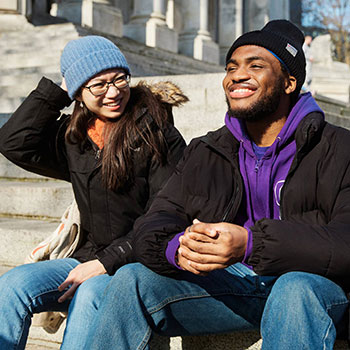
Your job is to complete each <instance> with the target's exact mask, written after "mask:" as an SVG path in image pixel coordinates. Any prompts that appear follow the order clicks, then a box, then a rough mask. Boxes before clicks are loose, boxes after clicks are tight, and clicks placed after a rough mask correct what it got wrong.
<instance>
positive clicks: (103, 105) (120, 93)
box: [77, 68, 130, 120]
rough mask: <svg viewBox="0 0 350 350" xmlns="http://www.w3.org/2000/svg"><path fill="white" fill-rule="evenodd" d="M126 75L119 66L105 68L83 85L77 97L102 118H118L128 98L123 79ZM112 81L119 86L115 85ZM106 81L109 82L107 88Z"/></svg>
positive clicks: (128, 92) (128, 93)
mask: <svg viewBox="0 0 350 350" xmlns="http://www.w3.org/2000/svg"><path fill="white" fill-rule="evenodd" d="M126 77H127V76H126V73H125V71H124V70H122V69H120V68H113V69H109V70H105V71H103V72H101V73H99V74H97V75H95V76H94V77H93V78H92V79H90V80H89V81H88V82H87V83H86V84H85V85H84V86H83V88H82V92H81V95H80V96H79V97H78V98H77V99H78V101H80V100H81V101H83V102H84V104H85V106H86V107H87V108H88V109H89V110H90V111H91V112H93V113H95V114H96V115H97V116H98V117H99V118H101V119H102V120H108V119H115V118H119V117H120V116H121V115H122V114H123V113H124V111H125V107H126V105H127V103H128V101H129V98H130V87H129V84H126V82H125V80H124V78H126ZM112 82H114V84H115V85H117V86H121V87H119V88H118V87H116V86H115V85H114V84H113V83H112ZM106 83H110V84H108V85H107V86H108V88H107V86H106ZM106 88H107V90H106V91H105V92H104V90H105V89H106ZM94 94H95V95H97V94H98V95H99V96H94Z"/></svg>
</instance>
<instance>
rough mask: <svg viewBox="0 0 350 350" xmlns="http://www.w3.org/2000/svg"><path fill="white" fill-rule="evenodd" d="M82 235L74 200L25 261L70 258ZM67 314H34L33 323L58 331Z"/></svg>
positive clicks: (53, 331) (48, 329)
mask: <svg viewBox="0 0 350 350" xmlns="http://www.w3.org/2000/svg"><path fill="white" fill-rule="evenodd" d="M80 236H81V231H80V213H79V209H78V206H77V203H76V201H75V200H73V202H72V203H71V204H70V205H69V206H68V208H67V209H66V210H65V212H64V214H63V215H62V217H61V223H60V224H59V226H58V227H57V229H56V230H55V231H54V232H53V233H52V234H51V235H50V236H48V237H47V238H46V239H45V240H44V241H42V242H40V243H39V244H38V245H37V246H36V247H35V248H34V249H33V250H32V251H31V253H30V254H29V255H28V256H27V257H26V259H25V263H35V262H38V261H43V260H53V259H63V258H68V257H70V256H71V255H72V254H73V253H74V251H75V249H76V248H77V246H78V244H79V240H80ZM66 316H67V315H66V314H65V313H62V312H53V311H48V312H42V313H39V314H34V315H33V321H32V325H33V326H36V327H43V328H44V329H45V331H46V332H48V333H56V332H57V330H58V329H59V327H60V326H61V324H62V322H63V321H64V320H65V318H66Z"/></svg>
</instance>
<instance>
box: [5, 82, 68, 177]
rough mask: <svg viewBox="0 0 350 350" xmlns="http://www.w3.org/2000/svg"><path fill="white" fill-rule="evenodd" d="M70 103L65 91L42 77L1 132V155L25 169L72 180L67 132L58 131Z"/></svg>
mask: <svg viewBox="0 0 350 350" xmlns="http://www.w3.org/2000/svg"><path fill="white" fill-rule="evenodd" d="M71 102H72V101H71V100H70V99H69V97H68V94H67V93H66V92H65V91H64V90H62V89H61V88H60V87H59V86H57V85H56V84H54V83H53V82H52V81H51V80H49V79H46V78H42V79H41V81H40V82H39V84H38V86H37V88H36V89H35V90H34V91H32V92H31V93H30V95H29V96H28V97H27V98H26V99H25V100H24V102H23V103H22V104H21V105H20V106H19V108H18V109H17V110H16V112H15V113H14V114H13V115H12V116H11V118H10V119H9V120H8V121H7V123H6V124H5V125H4V126H3V127H2V128H1V129H0V152H1V153H2V154H3V155H4V156H5V157H6V158H8V159H9V160H10V161H11V162H13V163H15V164H16V165H18V166H20V167H22V168H23V169H25V170H28V171H31V172H34V173H37V174H39V175H43V176H49V177H53V178H57V179H62V180H67V181H69V178H70V177H69V172H68V170H67V162H66V157H65V146H64V132H62V133H61V132H59V128H60V126H61V125H62V123H64V119H65V118H63V117H62V118H61V119H60V120H59V117H60V115H61V113H60V111H61V110H62V109H63V108H64V107H66V106H69V105H70V104H71Z"/></svg>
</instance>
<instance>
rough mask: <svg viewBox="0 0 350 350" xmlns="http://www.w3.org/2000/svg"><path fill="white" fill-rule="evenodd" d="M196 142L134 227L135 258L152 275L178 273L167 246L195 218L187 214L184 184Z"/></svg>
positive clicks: (186, 150)
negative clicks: (168, 255)
mask: <svg viewBox="0 0 350 350" xmlns="http://www.w3.org/2000/svg"><path fill="white" fill-rule="evenodd" d="M193 144H194V142H193V141H192V143H191V144H190V145H189V146H188V147H187V148H186V149H185V151H184V156H183V158H182V159H181V161H180V162H179V163H178V165H177V167H176V169H175V171H174V173H173V175H172V176H171V178H170V179H169V181H168V182H167V183H166V185H165V186H164V187H163V189H162V190H161V191H160V192H159V193H158V194H157V196H156V198H155V199H154V201H153V202H152V205H151V207H150V209H149V211H148V212H147V213H146V214H145V215H144V216H142V217H140V218H139V219H138V220H136V223H135V225H134V230H135V237H134V247H135V257H136V260H137V261H138V262H141V263H142V264H144V265H145V266H147V267H149V268H150V269H152V270H153V271H155V272H157V273H160V274H164V275H174V274H177V273H178V272H179V269H177V268H176V267H175V266H173V265H171V264H170V263H169V262H168V260H167V258H166V255H165V252H166V248H167V245H168V242H169V241H170V240H171V239H172V238H173V237H174V236H175V235H176V234H178V233H179V232H182V231H184V230H185V229H186V227H188V226H189V225H190V224H191V223H192V217H191V216H190V215H189V214H188V213H187V210H186V198H187V195H186V193H184V191H185V186H184V185H183V181H184V179H185V178H186V175H189V176H191V174H189V172H190V170H189V169H192V167H191V166H190V163H191V162H192V161H191V159H192V160H193V158H192V157H191V154H192V151H193V149H194V148H195V146H193Z"/></svg>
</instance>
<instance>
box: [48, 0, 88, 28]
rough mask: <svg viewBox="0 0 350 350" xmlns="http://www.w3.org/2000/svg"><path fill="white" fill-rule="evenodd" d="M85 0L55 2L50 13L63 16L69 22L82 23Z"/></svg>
mask: <svg viewBox="0 0 350 350" xmlns="http://www.w3.org/2000/svg"><path fill="white" fill-rule="evenodd" d="M82 1H83V0H61V1H59V2H57V3H53V4H52V6H51V11H50V14H51V15H52V16H55V17H62V18H65V19H67V20H68V21H69V22H73V23H76V24H79V25H80V24H81V7H82Z"/></svg>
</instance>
